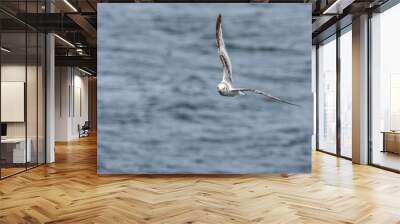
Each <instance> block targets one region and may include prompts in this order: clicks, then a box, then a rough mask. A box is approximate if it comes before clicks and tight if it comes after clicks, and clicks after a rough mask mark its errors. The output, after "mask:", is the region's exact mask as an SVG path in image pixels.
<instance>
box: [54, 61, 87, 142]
mask: <svg viewBox="0 0 400 224" xmlns="http://www.w3.org/2000/svg"><path fill="white" fill-rule="evenodd" d="M55 89H56V91H55V120H56V131H55V140H56V141H69V140H73V139H77V138H79V132H78V125H83V124H84V122H85V121H87V120H88V77H87V76H84V73H82V72H80V71H79V70H78V69H76V68H72V67H56V83H55Z"/></svg>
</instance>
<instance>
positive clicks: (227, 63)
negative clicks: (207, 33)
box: [216, 14, 298, 106]
mask: <svg viewBox="0 0 400 224" xmlns="http://www.w3.org/2000/svg"><path fill="white" fill-rule="evenodd" d="M221 22H222V17H221V14H219V15H218V17H217V27H216V28H217V30H216V38H217V49H218V54H219V59H220V60H221V63H222V66H223V77H222V81H221V82H220V83H219V84H218V86H217V88H218V92H219V94H220V95H221V96H238V95H245V93H246V92H251V93H256V94H260V95H263V96H264V97H266V98H267V99H268V100H272V101H275V102H280V103H286V104H290V105H294V106H298V105H296V104H293V103H290V102H287V101H285V100H282V99H280V98H278V97H276V96H273V95H271V94H268V93H265V92H263V91H260V90H257V89H251V88H234V87H233V86H232V64H231V60H230V59H229V56H228V52H227V51H226V49H225V44H224V39H223V37H222V27H221Z"/></svg>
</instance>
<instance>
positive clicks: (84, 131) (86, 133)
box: [78, 121, 90, 138]
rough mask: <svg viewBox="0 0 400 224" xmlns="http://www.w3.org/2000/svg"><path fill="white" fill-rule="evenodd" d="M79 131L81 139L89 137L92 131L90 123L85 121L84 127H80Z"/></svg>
mask: <svg viewBox="0 0 400 224" xmlns="http://www.w3.org/2000/svg"><path fill="white" fill-rule="evenodd" d="M78 129H79V138H80V137H87V136H89V129H90V125H89V121H85V123H84V124H83V125H82V127H80V125H78Z"/></svg>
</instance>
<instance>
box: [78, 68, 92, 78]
mask: <svg viewBox="0 0 400 224" xmlns="http://www.w3.org/2000/svg"><path fill="white" fill-rule="evenodd" d="M78 70H79V71H81V72H83V73H85V74H87V75H90V76H91V75H92V73H90V72H88V71H86V70H83V69H81V68H79V67H78Z"/></svg>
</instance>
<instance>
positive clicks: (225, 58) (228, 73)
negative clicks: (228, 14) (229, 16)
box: [215, 14, 232, 83]
mask: <svg viewBox="0 0 400 224" xmlns="http://www.w3.org/2000/svg"><path fill="white" fill-rule="evenodd" d="M221 23H222V16H221V14H219V15H218V17H217V26H216V35H215V36H216V40H217V49H218V56H219V59H220V60H221V63H222V66H223V68H224V70H223V72H224V74H223V77H222V80H223V81H226V82H229V83H232V64H231V60H230V59H229V55H228V52H227V51H226V49H225V43H224V38H223V37H222V24H221Z"/></svg>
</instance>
